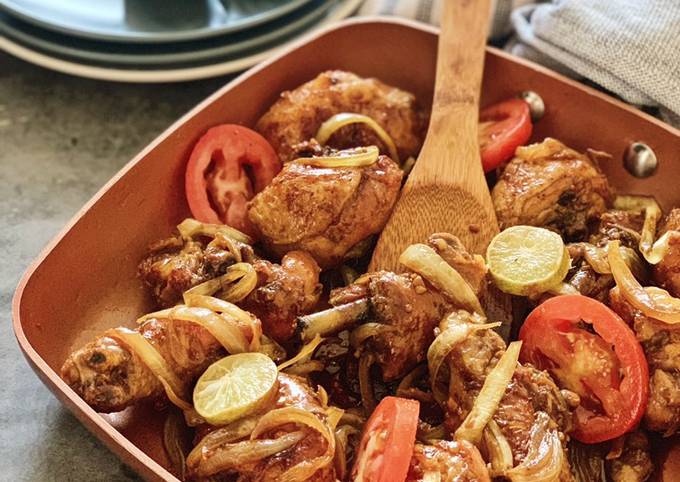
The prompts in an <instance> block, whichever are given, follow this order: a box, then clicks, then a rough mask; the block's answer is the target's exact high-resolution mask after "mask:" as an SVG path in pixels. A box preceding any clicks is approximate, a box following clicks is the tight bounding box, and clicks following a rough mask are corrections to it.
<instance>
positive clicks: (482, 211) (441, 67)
mask: <svg viewBox="0 0 680 482" xmlns="http://www.w3.org/2000/svg"><path fill="white" fill-rule="evenodd" d="M488 18H489V1H488V0H474V1H471V0H449V1H446V2H444V12H443V15H442V29H441V33H440V34H439V46H438V53H437V75H436V81H435V91H434V101H433V105H432V114H431V117H430V126H429V128H428V131H427V136H426V137H425V143H424V144H423V148H422V150H421V151H420V155H419V156H418V161H417V162H416V165H415V167H414V168H413V171H411V174H410V175H409V177H408V180H407V181H406V184H405V185H404V188H403V189H402V192H401V197H400V198H399V201H398V202H397V205H396V206H395V208H394V211H393V212H392V216H391V217H390V220H389V221H388V223H387V225H386V226H385V229H384V230H383V232H382V235H381V236H380V239H379V240H378V244H377V246H376V248H375V251H374V252H373V259H372V260H371V264H370V266H369V271H375V270H378V269H386V270H392V271H396V270H397V268H398V259H399V255H400V254H401V253H402V251H403V250H404V248H406V247H407V246H408V245H410V244H413V243H417V242H423V241H424V240H425V239H427V237H428V236H429V235H430V234H432V233H436V232H442V231H444V232H448V233H452V234H455V235H456V236H458V237H459V238H460V239H461V241H462V242H463V244H464V245H465V246H466V247H467V248H468V249H469V250H470V251H472V252H474V253H482V252H484V251H485V250H486V247H487V245H488V244H489V242H490V241H491V239H492V238H493V236H494V235H495V234H497V233H498V223H497V221H496V215H495V212H494V208H493V204H492V202H491V196H490V194H489V188H488V187H487V184H486V180H485V178H484V172H483V171H482V164H481V159H480V156H479V144H478V139H477V123H478V118H479V94H480V90H481V85H482V71H483V66H484V47H485V44H486V33H487V25H488Z"/></svg>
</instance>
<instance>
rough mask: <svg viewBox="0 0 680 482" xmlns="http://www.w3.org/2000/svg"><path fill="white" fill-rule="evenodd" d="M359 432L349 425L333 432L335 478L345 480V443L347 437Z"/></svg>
mask: <svg viewBox="0 0 680 482" xmlns="http://www.w3.org/2000/svg"><path fill="white" fill-rule="evenodd" d="M360 433H361V432H360V431H359V430H358V429H357V428H355V427H352V426H351V425H343V426H342V427H340V428H339V429H337V430H336V431H335V476H336V478H337V479H338V480H345V478H346V476H347V443H348V439H349V437H351V436H353V435H359V434H360Z"/></svg>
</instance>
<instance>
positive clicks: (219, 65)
mask: <svg viewBox="0 0 680 482" xmlns="http://www.w3.org/2000/svg"><path fill="white" fill-rule="evenodd" d="M362 2H363V0H340V3H339V4H338V5H337V6H336V7H335V8H334V10H331V11H330V12H328V13H327V16H326V18H324V19H323V20H321V22H319V24H318V25H315V26H314V27H312V28H311V29H310V30H308V31H306V32H304V33H301V34H300V36H299V37H295V38H293V39H291V40H290V41H288V42H285V43H283V44H281V45H277V46H275V47H272V48H271V49H267V50H264V51H262V52H257V53H254V54H252V55H247V56H245V57H241V58H238V59H233V60H227V61H222V62H216V63H214V64H210V65H203V66H194V67H184V68H170V69H157V70H139V69H134V68H130V69H125V68H113V67H102V66H95V65H88V64H86V63H79V62H75V61H71V60H64V59H59V58H55V57H51V56H49V55H46V54H43V53H40V52H37V51H35V50H33V49H30V48H28V47H24V46H23V45H20V44H18V43H16V42H14V41H12V40H10V39H8V38H7V37H6V36H4V35H3V36H0V49H2V50H4V51H5V52H7V53H9V54H11V55H13V56H15V57H17V58H20V59H22V60H25V61H27V62H30V63H32V64H35V65H38V66H40V67H44V68H47V69H50V70H54V71H57V72H61V73H63V74H69V75H75V76H78V77H85V78H89V79H95V80H107V81H114V82H127V83H165V82H186V81H191V80H199V79H207V78H211V77H218V76H220V75H226V74H233V73H234V72H240V71H242V70H245V69H247V68H249V67H252V66H254V65H256V64H258V63H260V62H262V61H264V60H266V59H268V58H271V57H273V56H274V55H276V54H277V53H278V52H279V51H280V50H281V49H284V48H287V47H293V46H296V45H298V44H300V43H303V42H305V41H307V40H309V38H310V37H311V36H314V35H318V34H319V32H320V31H325V30H326V29H327V28H331V27H333V26H334V25H329V24H334V23H337V22H338V21H339V20H342V19H344V18H347V17H349V16H350V15H351V14H352V13H353V12H354V11H355V10H356V9H357V8H358V7H359V5H360V4H361V3H362ZM362 18H371V17H362ZM378 18H379V17H378Z"/></svg>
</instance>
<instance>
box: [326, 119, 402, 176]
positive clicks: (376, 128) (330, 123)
mask: <svg viewBox="0 0 680 482" xmlns="http://www.w3.org/2000/svg"><path fill="white" fill-rule="evenodd" d="M349 124H366V125H367V126H368V127H370V128H371V129H373V132H375V133H376V134H377V135H378V137H379V138H380V140H381V141H383V143H384V144H385V147H387V151H388V152H389V154H390V157H391V158H392V160H393V161H394V162H396V163H397V164H401V163H400V162H399V152H398V151H397V146H396V145H395V143H394V141H393V140H392V137H390V135H389V134H388V133H387V131H385V129H383V128H382V126H381V125H380V124H378V123H377V122H376V121H375V120H374V119H373V118H372V117H369V116H367V115H362V114H355V113H353V112H341V113H339V114H335V115H334V116H333V117H331V118H329V119H328V120H326V121H325V122H324V123H323V124H321V127H319V130H318V131H317V132H316V135H315V136H314V138H315V139H316V140H317V141H318V142H319V144H321V145H324V144H326V142H328V139H330V138H331V136H332V135H333V134H334V133H335V132H336V131H337V130H338V129H341V128H342V127H345V126H346V125H349Z"/></svg>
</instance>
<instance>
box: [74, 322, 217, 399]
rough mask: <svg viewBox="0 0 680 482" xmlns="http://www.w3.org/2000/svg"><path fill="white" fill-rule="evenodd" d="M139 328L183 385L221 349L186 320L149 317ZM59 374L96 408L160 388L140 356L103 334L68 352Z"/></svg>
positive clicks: (147, 395) (158, 392)
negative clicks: (69, 353)
mask: <svg viewBox="0 0 680 482" xmlns="http://www.w3.org/2000/svg"><path fill="white" fill-rule="evenodd" d="M138 331H139V333H141V334H142V336H144V338H146V339H147V340H148V341H149V342H150V343H151V344H152V345H153V346H154V348H155V349H156V350H158V352H159V353H160V354H161V356H162V357H163V358H164V359H165V360H166V361H167V362H168V364H169V366H170V368H171V369H172V370H173V372H175V373H176V374H177V376H178V378H179V379H180V380H181V381H182V382H183V384H184V388H185V389H187V390H188V389H189V387H190V386H191V385H192V384H193V382H194V381H195V380H196V378H198V377H199V376H200V375H201V373H203V371H205V369H206V368H207V367H208V366H209V365H210V364H211V363H213V362H215V361H217V360H218V359H220V358H221V357H223V356H224V355H225V354H226V352H225V350H224V348H222V346H221V345H220V344H219V343H218V342H217V340H216V339H215V338H214V337H213V336H212V335H211V334H210V333H209V332H208V331H207V330H206V329H205V328H203V327H202V326H200V325H197V324H196V323H193V322H190V321H183V320H169V319H158V320H157V319H151V320H149V321H147V322H145V323H144V324H142V325H141V326H140V327H139V329H138ZM61 377H62V379H63V380H64V381H65V382H66V383H67V384H68V385H69V386H70V387H71V388H72V389H73V390H75V392H76V393H78V395H80V396H81V397H82V399H83V400H85V402H87V404H88V405H90V406H91V407H92V408H94V409H95V410H97V411H98V412H117V411H120V410H123V409H125V408H127V407H129V406H130V405H133V404H135V403H137V402H139V401H141V400H144V399H155V398H160V397H162V396H163V393H164V392H163V386H162V385H161V382H160V381H159V380H158V378H157V377H156V375H154V374H153V373H152V372H151V370H149V369H148V368H147V367H146V365H145V364H144V362H143V361H142V360H141V359H140V358H139V356H138V355H137V354H136V353H135V352H134V351H133V350H131V349H130V348H129V347H127V346H126V345H125V344H124V343H122V342H121V341H119V340H118V339H116V338H113V337H110V336H106V335H104V336H100V337H99V338H97V339H96V340H94V341H92V342H90V343H88V344H87V345H85V346H84V347H83V348H81V349H79V350H76V351H74V352H73V353H71V355H69V357H68V358H67V359H66V361H65V362H64V365H63V366H62V368H61ZM180 396H182V395H181V394H180Z"/></svg>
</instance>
